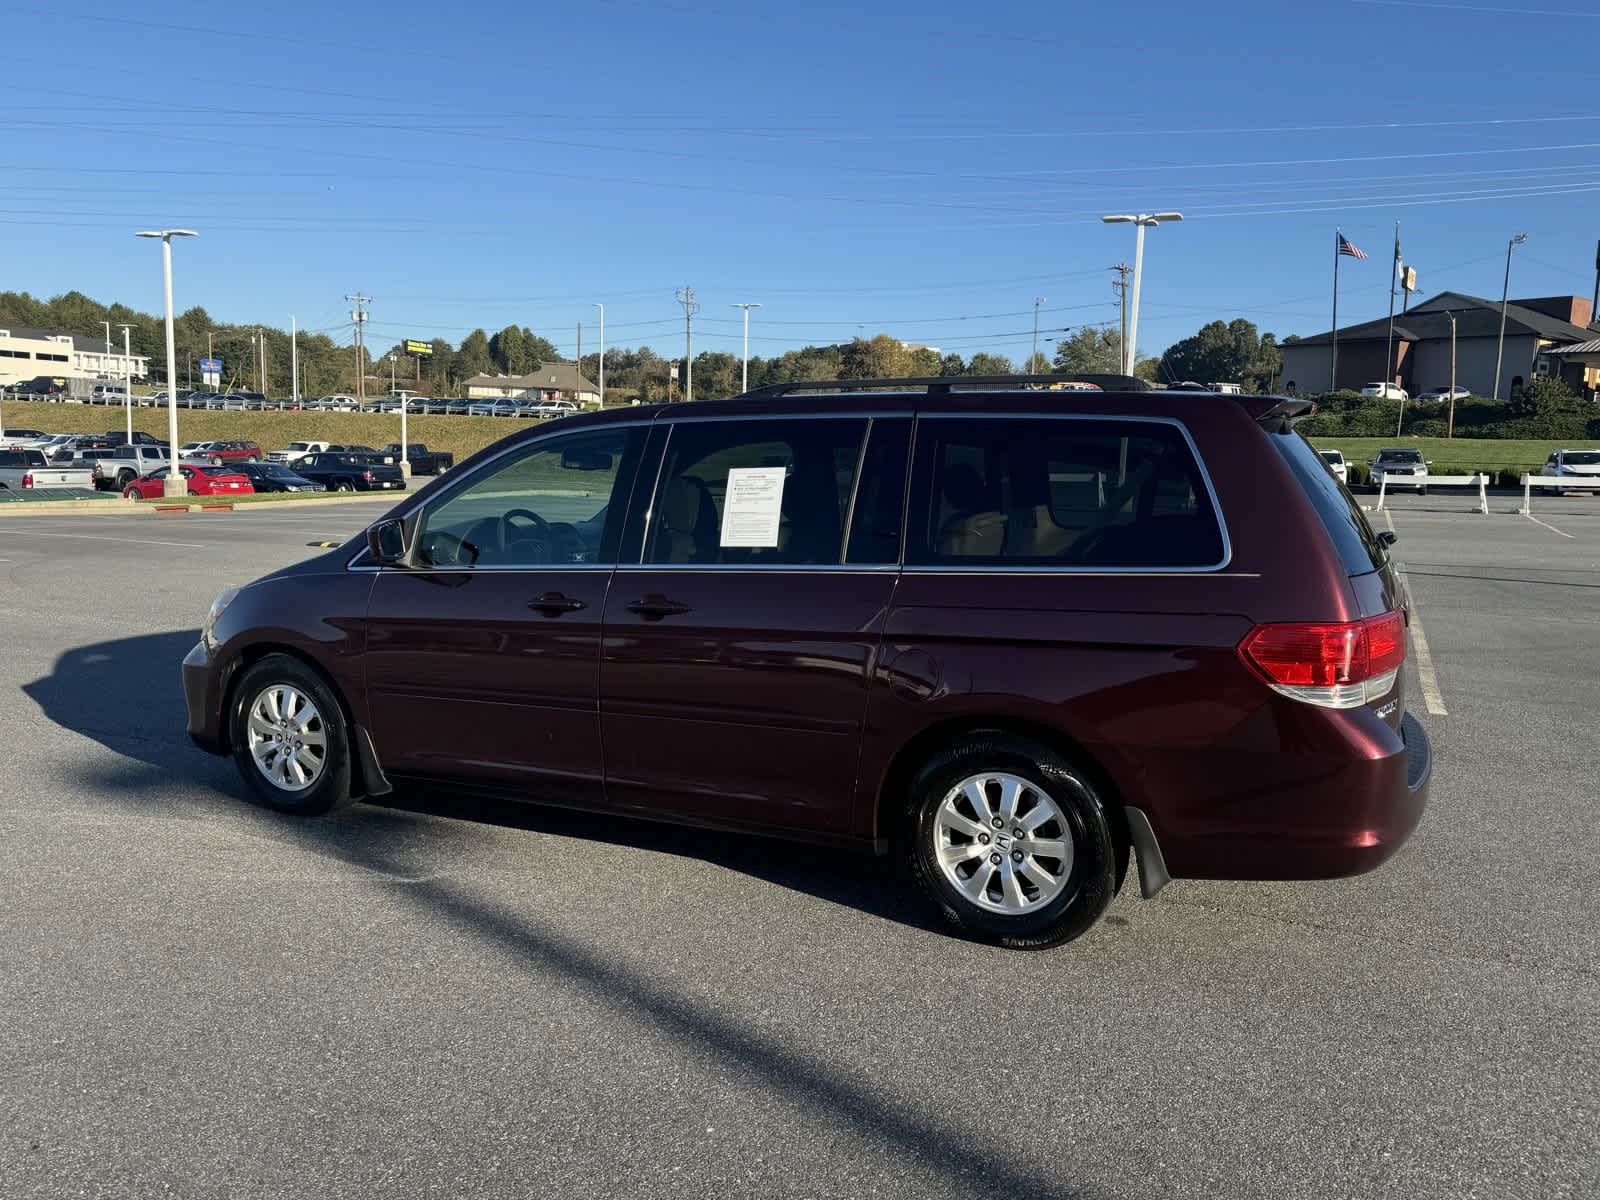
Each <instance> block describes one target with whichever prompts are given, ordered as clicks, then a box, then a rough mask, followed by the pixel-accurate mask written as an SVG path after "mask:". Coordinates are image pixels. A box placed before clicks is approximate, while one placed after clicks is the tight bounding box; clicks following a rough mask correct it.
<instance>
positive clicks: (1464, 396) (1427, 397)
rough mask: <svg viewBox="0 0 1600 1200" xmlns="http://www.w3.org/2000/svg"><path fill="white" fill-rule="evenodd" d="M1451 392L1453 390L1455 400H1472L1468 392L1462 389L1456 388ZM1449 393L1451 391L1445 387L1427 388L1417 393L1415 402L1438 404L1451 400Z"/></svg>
mask: <svg viewBox="0 0 1600 1200" xmlns="http://www.w3.org/2000/svg"><path fill="white" fill-rule="evenodd" d="M1453 390H1454V393H1455V396H1454V398H1455V399H1456V400H1470V399H1472V393H1471V392H1469V391H1468V390H1467V389H1466V388H1464V387H1458V388H1455V389H1453ZM1451 392H1452V389H1450V388H1447V387H1437V388H1429V389H1428V390H1427V391H1425V392H1419V393H1418V394H1417V400H1418V402H1419V403H1420V402H1423V401H1426V402H1428V403H1438V402H1440V401H1447V400H1449V399H1451Z"/></svg>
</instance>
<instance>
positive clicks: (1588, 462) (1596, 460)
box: [1561, 450, 1600, 467]
mask: <svg viewBox="0 0 1600 1200" xmlns="http://www.w3.org/2000/svg"><path fill="white" fill-rule="evenodd" d="M1561 461H1562V462H1563V463H1565V464H1566V465H1567V466H1569V467H1600V450H1569V451H1567V453H1565V454H1563V455H1562V456H1561Z"/></svg>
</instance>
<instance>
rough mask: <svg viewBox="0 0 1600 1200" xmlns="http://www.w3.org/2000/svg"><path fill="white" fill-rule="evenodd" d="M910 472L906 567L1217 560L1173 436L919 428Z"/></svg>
mask: <svg viewBox="0 0 1600 1200" xmlns="http://www.w3.org/2000/svg"><path fill="white" fill-rule="evenodd" d="M1318 469H1319V470H1321V469H1322V468H1321V467H1320V465H1319V468H1318ZM915 470H916V480H915V482H914V484H913V488H912V494H913V495H914V496H916V497H917V500H916V508H915V509H914V510H913V511H912V513H911V519H910V521H909V522H908V534H909V538H908V544H907V548H906V550H907V554H906V561H907V562H910V563H917V564H923V565H961V566H982V565H994V566H1013V567H1026V566H1042V567H1079V568H1114V567H1147V568H1157V569H1159V568H1169V569H1171V568H1176V569H1184V568H1187V569H1204V568H1214V567H1219V566H1221V565H1222V564H1223V562H1224V561H1225V559H1226V557H1227V553H1226V549H1225V543H1224V539H1223V534H1222V528H1221V524H1220V522H1219V521H1218V517H1217V513H1216V510H1215V508H1214V506H1213V503H1212V498H1211V491H1210V488H1209V487H1208V486H1207V484H1206V481H1205V478H1204V476H1203V475H1202V474H1201V471H1200V467H1199V464H1198V463H1197V462H1196V461H1195V456H1194V452H1193V451H1192V450H1191V449H1190V447H1189V443H1188V440H1187V439H1186V438H1185V437H1184V436H1183V433H1182V431H1181V430H1180V429H1179V428H1178V427H1177V426H1175V425H1170V424H1167V423H1164V422H1155V421H1127V420H1116V419H1109V418H1108V419H1105V420H1100V419H1087V420H1080V419H1075V418H1074V419H1053V418H1026V417H1018V418H1003V419H992V418H981V419H971V418H953V419H943V418H924V419H923V420H922V422H921V423H920V425H919V432H918V434H917V451H916V468H915Z"/></svg>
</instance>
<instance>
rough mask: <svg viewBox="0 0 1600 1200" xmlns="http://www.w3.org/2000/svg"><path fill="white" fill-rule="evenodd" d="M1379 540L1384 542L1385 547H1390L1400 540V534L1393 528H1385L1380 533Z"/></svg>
mask: <svg viewBox="0 0 1600 1200" xmlns="http://www.w3.org/2000/svg"><path fill="white" fill-rule="evenodd" d="M1378 540H1379V541H1380V542H1382V543H1383V544H1384V546H1385V547H1388V546H1392V545H1394V544H1395V543H1396V542H1398V541H1399V540H1400V535H1399V534H1398V533H1395V532H1393V531H1392V530H1388V529H1385V530H1383V531H1382V532H1381V533H1379V534H1378Z"/></svg>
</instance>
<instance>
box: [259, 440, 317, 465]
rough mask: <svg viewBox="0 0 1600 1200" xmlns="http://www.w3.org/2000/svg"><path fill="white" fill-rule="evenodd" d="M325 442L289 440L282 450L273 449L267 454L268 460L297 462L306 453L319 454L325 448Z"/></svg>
mask: <svg viewBox="0 0 1600 1200" xmlns="http://www.w3.org/2000/svg"><path fill="white" fill-rule="evenodd" d="M328 445H329V443H327V442H290V443H289V444H288V445H287V446H285V447H284V448H283V449H282V450H274V451H273V452H272V453H271V454H268V455H267V461H268V462H275V463H297V462H299V461H300V460H301V459H302V458H304V457H305V456H306V455H308V454H321V453H323V452H324V451H326V450H327V448H328Z"/></svg>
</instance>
